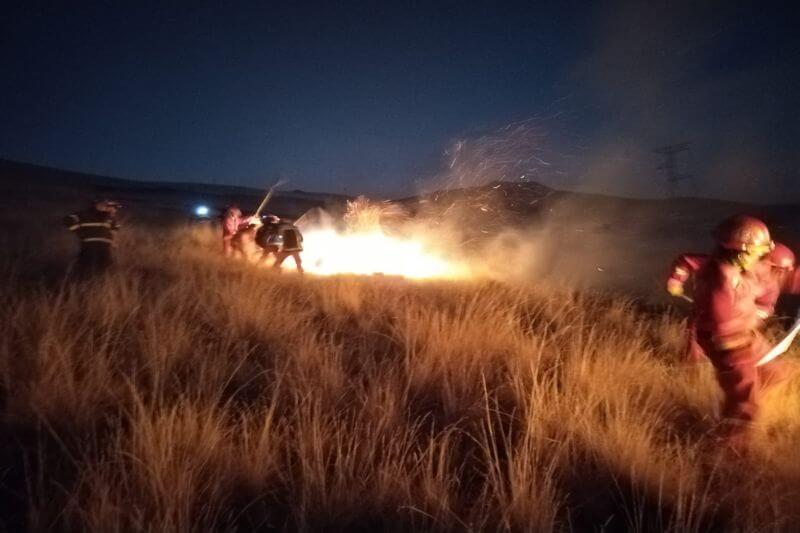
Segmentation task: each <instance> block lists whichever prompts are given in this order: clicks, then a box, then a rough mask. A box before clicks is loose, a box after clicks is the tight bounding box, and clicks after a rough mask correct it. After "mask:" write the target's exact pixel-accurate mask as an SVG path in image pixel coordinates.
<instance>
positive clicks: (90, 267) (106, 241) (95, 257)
mask: <svg viewBox="0 0 800 533" xmlns="http://www.w3.org/2000/svg"><path fill="white" fill-rule="evenodd" d="M120 207H121V206H120V204H119V203H117V202H114V201H112V200H97V201H95V202H92V203H91V204H90V205H89V207H88V208H87V209H85V210H83V211H79V212H77V213H73V214H71V215H69V216H68V217H66V218H65V219H64V224H65V225H66V226H67V228H68V229H69V230H70V231H71V232H73V233H75V235H76V236H77V237H78V239H79V240H80V243H81V244H80V246H81V248H80V252H79V254H78V261H77V262H76V264H75V267H76V269H77V272H78V273H79V274H80V275H90V274H95V273H98V272H102V271H104V270H107V269H108V268H109V267H110V266H111V265H112V264H113V262H114V261H113V255H112V252H111V250H112V248H113V246H114V234H115V233H116V232H117V230H119V224H118V223H117V219H116V214H117V210H118V209H119V208H120Z"/></svg>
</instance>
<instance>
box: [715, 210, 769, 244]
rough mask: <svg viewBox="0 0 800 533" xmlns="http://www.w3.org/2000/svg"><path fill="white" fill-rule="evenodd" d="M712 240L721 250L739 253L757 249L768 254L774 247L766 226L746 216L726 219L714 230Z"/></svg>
mask: <svg viewBox="0 0 800 533" xmlns="http://www.w3.org/2000/svg"><path fill="white" fill-rule="evenodd" d="M714 238H715V239H716V240H717V243H718V244H719V245H720V246H721V247H722V248H725V249H726V250H737V251H740V252H747V251H751V250H754V249H758V248H763V249H764V250H765V251H766V252H768V251H770V250H772V248H773V246H774V244H773V242H772V239H771V238H770V236H769V229H768V228H767V225H766V224H764V223H763V222H762V221H760V220H759V219H757V218H755V217H751V216H748V215H736V216H734V217H731V218H729V219H727V220H726V221H725V222H723V223H722V224H720V225H719V226H717V228H716V229H715V230H714Z"/></svg>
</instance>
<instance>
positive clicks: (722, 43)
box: [0, 1, 800, 201]
mask: <svg viewBox="0 0 800 533" xmlns="http://www.w3.org/2000/svg"><path fill="white" fill-rule="evenodd" d="M59 4H61V3H59ZM68 4H71V5H68ZM191 4H194V5H191ZM288 4H289V3H280V4H277V3H271V2H253V3H252V4H247V3H236V2H216V3H206V2H194V3H186V6H187V7H184V8H178V7H167V6H163V5H155V4H154V5H149V6H145V2H137V3H135V4H132V5H128V6H126V7H123V4H122V3H121V2H112V1H109V2H72V3H63V4H61V5H60V7H59V6H52V5H49V4H36V3H33V2H24V3H19V5H17V6H16V7H8V6H7V5H6V3H4V6H6V7H4V8H3V12H2V19H0V31H1V33H0V65H2V76H0V157H4V158H8V159H16V160H21V161H27V162H31V163H37V164H42V165H48V166H55V167H60V168H67V169H72V170H79V171H87V172H93V173H98V174H103V175H113V176H119V177H129V178H134V179H151V180H164V181H202V182H213V183H229V184H237V185H253V186H259V187H262V186H264V185H265V184H267V183H268V182H270V181H271V180H272V179H274V177H276V176H278V175H281V176H284V177H285V178H288V179H289V180H290V181H289V184H288V185H287V188H291V189H295V188H300V189H307V190H316V191H328V192H348V193H350V194H355V193H367V194H375V195H382V196H396V195H405V194H411V193H414V192H415V190H416V189H417V187H418V186H419V185H420V183H421V182H424V181H425V180H426V179H428V178H429V177H430V176H433V175H435V174H436V173H437V172H440V171H442V169H443V168H445V167H446V156H445V151H446V150H447V149H448V147H451V146H452V145H453V143H455V142H457V141H458V140H463V139H468V140H469V139H473V140H474V139H479V138H480V137H481V136H482V135H484V134H486V133H487V132H492V131H496V130H497V129H498V128H502V127H503V126H504V125H505V124H508V123H511V122H515V121H520V120H526V119H531V122H529V123H532V124H535V125H536V128H537V131H539V132H540V133H541V132H544V133H546V135H545V136H543V138H542V139H543V140H542V147H541V151H540V152H539V155H538V157H539V158H540V159H541V160H542V161H543V163H542V165H543V166H542V170H543V172H542V173H541V174H538V175H537V174H536V173H535V172H534V175H533V176H532V178H531V179H540V180H541V181H543V182H545V183H546V184H548V185H552V186H555V187H559V188H566V189H578V190H589V191H595V192H602V193H609V194H622V195H628V196H659V195H663V194H664V193H665V187H664V184H663V181H664V177H663V176H661V175H659V173H658V172H657V171H656V170H655V167H657V166H658V165H659V164H660V163H661V159H660V158H659V156H657V155H655V154H653V153H652V149H653V148H655V147H656V146H659V145H663V144H669V143H673V142H679V141H689V142H691V143H692V149H691V151H690V152H689V153H688V154H683V155H685V156H686V157H685V158H683V159H681V160H680V164H681V168H680V170H681V171H684V172H691V173H692V174H693V175H694V176H695V177H694V179H693V180H692V181H691V182H687V183H684V184H683V185H682V187H683V189H682V190H681V191H680V192H681V193H682V194H687V195H701V196H711V197H723V198H733V199H746V200H760V201H776V200H780V201H788V200H795V201H796V200H800V179H798V177H797V170H798V168H799V167H800V164H798V163H800V155H798V154H800V150H798V149H797V144H798V141H799V140H800V111H798V102H797V100H798V98H797V95H798V93H800V72H798V60H799V59H798V58H800V47H799V46H798V44H799V43H800V37H798V22H799V20H798V18H797V17H796V16H793V15H791V14H790V11H789V10H784V11H781V8H780V7H777V6H779V5H780V4H778V3H775V4H774V6H775V7H769V4H768V3H764V2H760V3H752V4H746V3H736V2H719V3H713V2H686V3H681V2H654V3H650V4H649V5H645V2H634V3H620V2H595V3H591V4H590V3H589V2H570V1H561V2H548V3H543V4H541V5H536V3H535V2H525V3H508V2H484V3H481V2H474V3H469V2H449V3H437V2H433V1H431V2H419V3H405V2H403V3H400V2H397V3H388V2H371V3H362V4H354V3H345V2H324V3H318V4H316V3H302V2H296V3H292V5H291V6H290V5H288ZM695 4H703V6H700V7H698V6H697V5H695ZM786 4H787V5H788V4H789V3H786ZM190 5H191V7H189V6H190ZM545 168H546V170H547V171H546V172H545V171H544V170H545Z"/></svg>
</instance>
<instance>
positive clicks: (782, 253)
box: [667, 242, 797, 361]
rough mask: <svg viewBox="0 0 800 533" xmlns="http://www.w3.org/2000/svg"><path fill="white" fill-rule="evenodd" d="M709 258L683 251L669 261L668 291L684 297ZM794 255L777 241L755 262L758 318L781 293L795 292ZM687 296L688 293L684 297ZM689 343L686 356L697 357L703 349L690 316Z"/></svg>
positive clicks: (771, 309)
mask: <svg viewBox="0 0 800 533" xmlns="http://www.w3.org/2000/svg"><path fill="white" fill-rule="evenodd" d="M710 258H711V256H710V255H708V254H683V255H681V256H679V257H678V258H677V259H676V260H675V261H674V262H673V264H672V268H671V270H670V276H669V278H667V292H668V293H669V294H671V295H672V296H676V297H686V296H685V294H686V293H685V288H684V287H685V285H686V283H687V282H688V281H689V279H690V278H691V277H692V276H694V275H695V274H696V273H697V271H698V270H700V268H701V267H702V266H703V265H705V264H706V263H707V262H708V261H709V259H710ZM794 267H795V256H794V253H793V252H792V251H791V250H790V249H789V247H788V246H786V245H784V244H781V243H778V242H776V243H775V245H774V248H773V250H772V251H771V252H770V253H768V254H767V255H766V256H764V258H763V259H762V260H761V261H759V262H758V265H757V266H756V268H755V269H754V273H755V275H756V278H757V279H758V281H759V288H758V291H757V296H756V307H757V313H758V316H759V318H760V319H761V320H766V319H767V318H769V317H771V316H772V315H774V314H775V304H776V303H777V301H778V297H779V296H780V295H781V293H796V292H797V291H796V290H795V289H793V288H792V286H791V280H792V274H793V273H794V271H795V268H794ZM686 298H687V299H689V298H688V297H686ZM687 326H688V330H689V343H688V346H687V353H686V355H687V359H689V360H691V361H700V360H702V359H703V357H704V354H703V350H702V349H701V348H700V347H699V346H698V345H697V343H696V341H695V338H696V331H695V324H694V320H689V322H688V324H687Z"/></svg>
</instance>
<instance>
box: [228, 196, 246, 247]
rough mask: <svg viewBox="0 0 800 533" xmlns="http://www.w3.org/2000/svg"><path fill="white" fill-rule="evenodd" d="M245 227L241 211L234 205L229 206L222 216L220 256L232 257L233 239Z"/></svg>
mask: <svg viewBox="0 0 800 533" xmlns="http://www.w3.org/2000/svg"><path fill="white" fill-rule="evenodd" d="M245 225H246V222H245V221H244V220H243V217H242V211H241V210H240V209H239V207H238V206H237V205H236V204H232V205H230V206H229V207H228V208H227V209H226V210H225V213H224V214H223V215H222V254H223V255H224V256H225V257H233V255H234V248H233V237H234V235H236V233H237V232H238V231H239V230H240V229H242V228H243V226H245Z"/></svg>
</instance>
